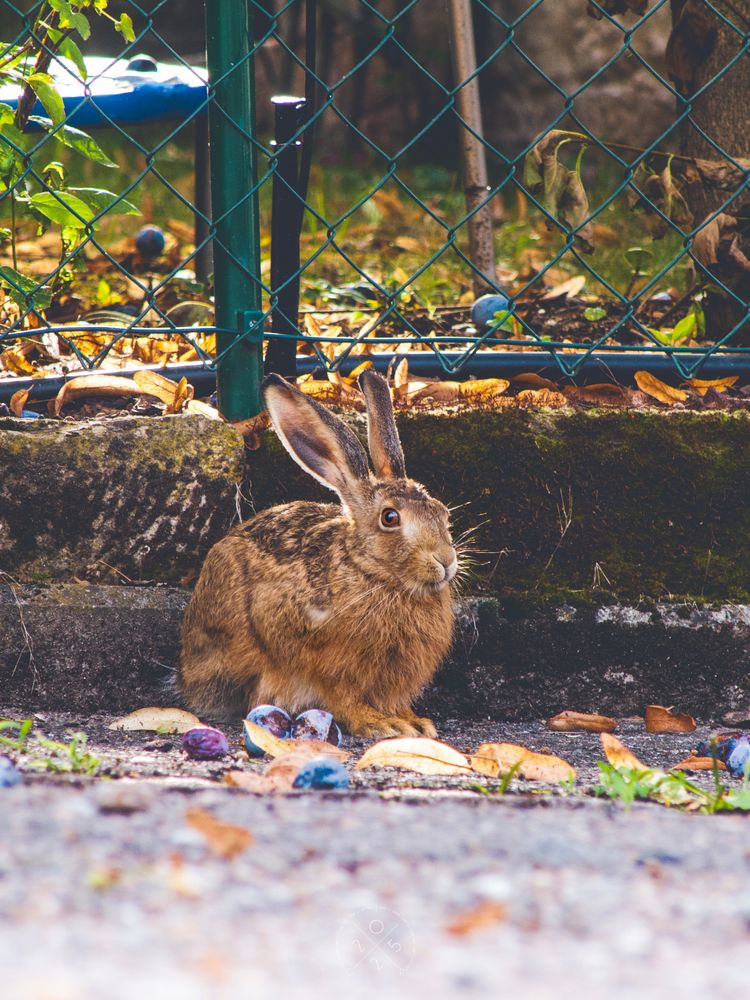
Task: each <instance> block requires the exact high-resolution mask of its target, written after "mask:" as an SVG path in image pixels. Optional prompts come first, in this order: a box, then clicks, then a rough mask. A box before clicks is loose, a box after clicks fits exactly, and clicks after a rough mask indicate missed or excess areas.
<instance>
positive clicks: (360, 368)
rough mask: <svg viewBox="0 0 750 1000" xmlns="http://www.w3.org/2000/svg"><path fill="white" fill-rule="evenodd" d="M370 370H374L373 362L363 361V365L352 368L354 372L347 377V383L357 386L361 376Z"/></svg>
mask: <svg viewBox="0 0 750 1000" xmlns="http://www.w3.org/2000/svg"><path fill="white" fill-rule="evenodd" d="M368 368H372V361H363V362H362V364H361V365H357V367H356V368H352V370H351V371H350V372H349V374H348V375H347V376H346V381H347V382H348V383H349V385H356V384H357V379H358V378H359V376H360V375H361V374H362V372H366V371H367V369H368Z"/></svg>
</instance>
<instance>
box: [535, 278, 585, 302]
mask: <svg viewBox="0 0 750 1000" xmlns="http://www.w3.org/2000/svg"><path fill="white" fill-rule="evenodd" d="M585 284H586V275H585V274H576V275H574V276H573V277H572V278H568V279H567V281H563V282H561V283H560V284H559V285H555V287H554V288H550V290H549V291H548V292H545V293H544V295H542V300H543V301H545V302H549V301H551V300H552V299H563V298H565V299H574V298H575V297H576V295H578V293H579V292H580V291H581V289H582V288H583V286H584V285H585Z"/></svg>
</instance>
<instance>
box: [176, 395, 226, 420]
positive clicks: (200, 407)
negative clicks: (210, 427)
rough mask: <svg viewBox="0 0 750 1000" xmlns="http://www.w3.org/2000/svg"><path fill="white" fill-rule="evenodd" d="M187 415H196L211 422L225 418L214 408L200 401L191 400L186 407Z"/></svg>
mask: <svg viewBox="0 0 750 1000" xmlns="http://www.w3.org/2000/svg"><path fill="white" fill-rule="evenodd" d="M185 410H186V412H187V413H195V414H197V415H198V416H201V417H208V419H209V420H223V419H224V418H223V417H222V415H221V414H220V413H219V411H218V410H217V409H216V407H214V406H209V405H208V403H204V402H202V401H201V400H200V399H189V400H188V402H187V406H186V407H185Z"/></svg>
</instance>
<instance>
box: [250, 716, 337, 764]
mask: <svg viewBox="0 0 750 1000" xmlns="http://www.w3.org/2000/svg"><path fill="white" fill-rule="evenodd" d="M244 725H245V731H246V732H247V734H248V736H249V737H250V739H251V740H252V741H253V743H254V744H255V745H256V746H258V747H260V748H261V750H262V751H263V752H264V753H267V754H269V755H270V756H271V757H280V756H282V755H284V754H290V753H295V752H299V753H301V754H304V755H305V757H306V758H307V759H308V760H309V758H310V757H320V756H321V755H325V756H327V757H335V758H336V760H347V759H348V758H349V757H350V756H351V754H350V753H349V751H348V750H342V749H341V748H340V747H335V746H334V745H333V743H328V742H325V741H323V740H282V739H279V737H278V736H274V735H273V733H269V731H268V730H267V729H264V728H263V726H259V725H258V724H257V723H255V722H250V721H249V720H248V719H245V723H244Z"/></svg>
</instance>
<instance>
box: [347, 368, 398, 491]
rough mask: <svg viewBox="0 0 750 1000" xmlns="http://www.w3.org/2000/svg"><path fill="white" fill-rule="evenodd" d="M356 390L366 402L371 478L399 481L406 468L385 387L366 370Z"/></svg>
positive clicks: (388, 394) (374, 374) (380, 377)
mask: <svg viewBox="0 0 750 1000" xmlns="http://www.w3.org/2000/svg"><path fill="white" fill-rule="evenodd" d="M359 387H360V389H361V390H362V392H363V393H364V396H365V400H366V401H367V444H368V447H369V449H370V457H371V458H372V464H373V465H374V466H375V474H376V475H377V476H379V477H380V478H381V479H393V478H394V477H396V478H403V477H404V476H405V475H406V465H405V463H404V453H403V450H402V448H401V442H400V440H399V437H398V431H397V429H396V421H395V418H394V416H393V403H392V402H391V393H390V390H389V389H388V383H387V382H386V380H385V379H384V378H383V377H382V375H378V373H377V372H374V371H371V370H370V369H368V370H367V371H364V372H362V374H361V375H360V376H359Z"/></svg>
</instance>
